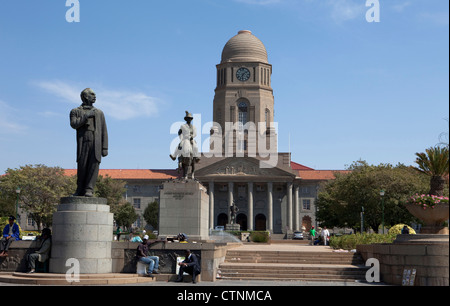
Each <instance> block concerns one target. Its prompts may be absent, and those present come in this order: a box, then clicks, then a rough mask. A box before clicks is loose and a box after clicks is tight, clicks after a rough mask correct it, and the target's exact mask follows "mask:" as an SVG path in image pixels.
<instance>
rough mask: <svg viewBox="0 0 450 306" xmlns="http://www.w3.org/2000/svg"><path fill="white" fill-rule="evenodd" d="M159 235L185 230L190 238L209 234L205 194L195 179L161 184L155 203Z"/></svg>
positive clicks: (205, 237)
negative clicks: (157, 209)
mask: <svg viewBox="0 0 450 306" xmlns="http://www.w3.org/2000/svg"><path fill="white" fill-rule="evenodd" d="M159 216H160V217H159V218H160V222H159V236H160V237H168V236H176V235H178V234H179V233H185V234H186V235H187V236H188V238H189V239H190V240H193V239H194V240H206V239H207V238H208V237H209V195H208V194H207V193H206V188H205V187H204V186H203V185H201V184H200V183H198V182H197V181H195V180H187V181H185V180H180V181H170V182H166V183H164V184H163V189H162V190H161V191H160V203H159Z"/></svg>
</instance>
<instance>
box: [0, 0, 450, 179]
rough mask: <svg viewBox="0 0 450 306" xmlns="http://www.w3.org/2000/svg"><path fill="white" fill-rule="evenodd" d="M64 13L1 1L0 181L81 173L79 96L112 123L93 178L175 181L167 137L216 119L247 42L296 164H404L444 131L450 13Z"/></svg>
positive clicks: (290, 9) (384, 3) (160, 5)
mask: <svg viewBox="0 0 450 306" xmlns="http://www.w3.org/2000/svg"><path fill="white" fill-rule="evenodd" d="M65 2H66V1H65V0H60V1H55V0H14V1H8V0H1V1H0V173H3V172H4V171H5V170H6V169H7V168H18V167H19V166H21V165H25V164H46V165H48V166H60V167H63V168H71V169H72V168H76V160H75V159H76V157H75V155H76V154H75V153H76V152H75V149H76V143H75V142H76V139H75V131H74V130H73V129H72V128H71V127H70V125H69V112H70V110H71V109H72V108H74V107H77V106H79V105H80V104H81V101H80V99H79V93H80V92H81V90H83V89H84V88H86V87H91V88H92V89H94V91H95V92H96V93H97V103H96V106H97V107H98V108H100V109H102V110H103V111H104V112H105V115H106V120H107V124H108V131H109V138H110V145H109V153H110V155H109V156H108V157H107V158H105V159H103V162H102V165H101V168H103V169H172V168H175V167H176V164H175V163H174V162H172V160H170V159H169V157H168V155H169V154H170V145H171V143H172V141H173V139H174V138H175V135H173V134H171V133H170V127H171V126H172V124H173V123H175V122H177V121H182V120H183V119H182V118H183V117H184V111H185V110H189V111H190V112H192V113H194V114H197V125H201V126H203V124H205V123H207V122H210V121H211V120H212V102H213V98H214V89H215V84H216V80H215V77H216V71H215V69H216V68H215V66H216V65H217V64H219V63H220V59H221V53H222V49H223V47H224V46H225V44H226V42H227V41H228V40H229V39H230V38H231V37H233V36H234V35H236V34H237V32H238V31H239V30H244V29H245V30H251V31H252V32H253V34H254V35H256V36H257V37H258V38H259V39H261V41H262V42H263V43H264V44H265V46H266V48H267V51H268V53H269V62H270V63H271V64H272V65H273V75H272V87H273V89H274V96H275V121H276V122H278V128H279V130H278V132H279V135H278V137H279V151H280V152H287V151H288V150H289V148H290V150H291V152H292V159H293V160H294V161H296V162H298V163H301V164H304V165H306V166H310V167H313V168H315V169H344V168H345V167H346V165H349V164H351V163H352V162H353V161H356V160H359V159H363V160H366V161H368V162H369V163H371V164H379V163H392V164H397V163H398V162H401V163H404V164H407V165H411V164H413V163H414V160H415V155H414V154H415V153H416V152H423V151H424V150H425V149H426V148H428V147H430V146H434V145H435V144H436V143H438V142H439V134H440V133H442V132H448V122H447V121H446V120H445V118H448V117H449V115H448V113H449V108H448V101H449V85H448V84H449V41H448V37H449V15H448V12H449V2H448V1H445V0H380V1H379V2H380V7H381V10H380V22H379V23H368V22H367V21H366V18H365V16H366V12H367V10H368V9H369V8H368V7H366V6H365V4H366V1H365V0H190V1H187V0H172V1H154V0H133V1H120V0H110V1H107V0H95V1H92V0H89V1H87V0H79V2H80V22H79V23H68V22H67V21H66V12H67V11H68V10H69V8H68V7H66V6H65V4H66V3H65ZM199 115H201V122H200V120H199V117H200V116H199ZM207 136H208V135H206V134H203V135H201V138H200V139H198V142H199V143H202V142H203V141H205V140H206V139H207Z"/></svg>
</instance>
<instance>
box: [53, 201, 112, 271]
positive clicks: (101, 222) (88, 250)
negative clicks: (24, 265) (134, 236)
mask: <svg viewBox="0 0 450 306" xmlns="http://www.w3.org/2000/svg"><path fill="white" fill-rule="evenodd" d="M112 240H113V214H112V213H110V207H109V205H107V201H106V199H103V198H86V197H67V198H62V199H61V204H60V205H58V210H57V212H55V214H54V215H53V237H52V253H51V259H50V272H51V273H66V272H67V271H68V270H69V269H70V268H71V266H70V265H69V266H67V264H68V263H70V261H68V260H69V259H76V260H77V261H78V262H79V268H80V271H79V273H80V274H101V273H111V272H112V259H111V243H112Z"/></svg>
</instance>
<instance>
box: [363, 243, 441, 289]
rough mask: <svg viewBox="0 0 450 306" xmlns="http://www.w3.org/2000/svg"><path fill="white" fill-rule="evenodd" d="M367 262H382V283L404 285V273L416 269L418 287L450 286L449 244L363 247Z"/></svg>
mask: <svg viewBox="0 0 450 306" xmlns="http://www.w3.org/2000/svg"><path fill="white" fill-rule="evenodd" d="M357 251H358V252H360V253H361V255H362V257H363V258H364V260H365V261H366V260H368V259H369V258H376V259H378V260H379V261H380V270H381V271H380V273H381V281H382V282H385V283H387V284H393V285H402V279H403V270H404V269H416V271H417V275H416V279H415V285H416V286H448V285H449V257H448V255H449V244H448V243H446V244H445V243H443V244H432V245H427V244H372V245H359V246H358V247H357Z"/></svg>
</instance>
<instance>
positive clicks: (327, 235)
mask: <svg viewBox="0 0 450 306" xmlns="http://www.w3.org/2000/svg"><path fill="white" fill-rule="evenodd" d="M322 239H323V245H328V244H329V243H328V239H330V232H329V231H328V229H327V227H326V226H324V227H323V230H322Z"/></svg>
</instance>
